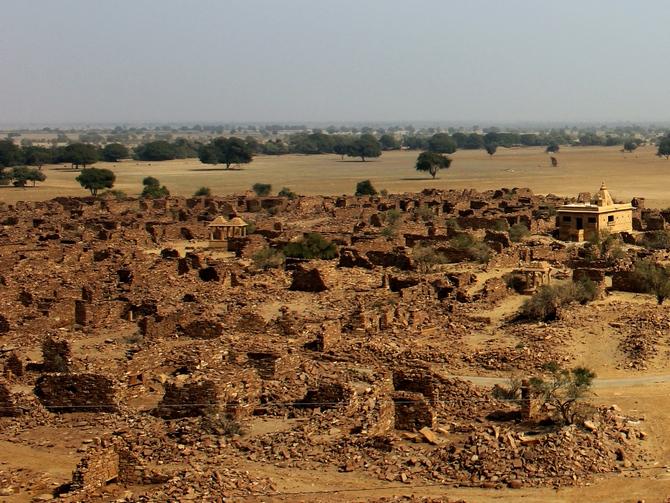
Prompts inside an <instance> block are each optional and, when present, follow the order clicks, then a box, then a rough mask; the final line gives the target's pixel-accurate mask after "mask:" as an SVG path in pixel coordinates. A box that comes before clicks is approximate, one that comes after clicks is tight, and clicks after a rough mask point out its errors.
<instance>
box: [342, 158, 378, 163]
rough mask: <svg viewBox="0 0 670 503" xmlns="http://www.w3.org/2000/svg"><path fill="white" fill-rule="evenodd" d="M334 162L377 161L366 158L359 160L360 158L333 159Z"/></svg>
mask: <svg viewBox="0 0 670 503" xmlns="http://www.w3.org/2000/svg"><path fill="white" fill-rule="evenodd" d="M334 161H335V162H358V163H364V162H365V163H368V162H378V160H377V159H366V160H365V161H361V160H360V159H334Z"/></svg>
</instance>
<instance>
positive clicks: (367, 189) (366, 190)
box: [354, 180, 377, 196]
mask: <svg viewBox="0 0 670 503" xmlns="http://www.w3.org/2000/svg"><path fill="white" fill-rule="evenodd" d="M354 195H356V196H376V195H377V190H376V189H375V187H374V185H372V182H371V181H370V180H363V181H361V182H358V183H357V184H356V192H355V193H354Z"/></svg>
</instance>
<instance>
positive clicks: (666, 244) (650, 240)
mask: <svg viewBox="0 0 670 503" xmlns="http://www.w3.org/2000/svg"><path fill="white" fill-rule="evenodd" d="M640 244H641V245H642V246H644V247H645V248H649V249H650V250H668V249H670V232H668V231H662V230H658V231H651V232H647V233H646V234H645V235H644V238H643V239H642V242H641V243H640Z"/></svg>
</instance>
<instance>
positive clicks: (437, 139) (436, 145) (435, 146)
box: [428, 133, 456, 154]
mask: <svg viewBox="0 0 670 503" xmlns="http://www.w3.org/2000/svg"><path fill="white" fill-rule="evenodd" d="M428 151H430V152H435V153H438V154H453V153H454V152H456V142H455V141H454V140H453V139H452V138H451V136H449V135H448V134H447V133H436V134H434V135H433V136H431V137H430V139H429V140H428Z"/></svg>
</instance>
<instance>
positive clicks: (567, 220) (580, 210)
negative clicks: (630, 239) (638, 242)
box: [557, 182, 633, 241]
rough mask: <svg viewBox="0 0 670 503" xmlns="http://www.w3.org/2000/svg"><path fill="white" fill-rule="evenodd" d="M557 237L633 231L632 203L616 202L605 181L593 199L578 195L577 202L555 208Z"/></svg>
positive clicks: (576, 238) (566, 238) (574, 238)
mask: <svg viewBox="0 0 670 503" xmlns="http://www.w3.org/2000/svg"><path fill="white" fill-rule="evenodd" d="M557 213H558V216H557V224H558V239H560V240H562V241H584V240H588V239H592V238H594V237H596V236H599V235H600V234H601V233H602V232H603V231H605V232H608V233H617V232H631V231H632V230H633V206H632V205H630V204H615V203H614V201H613V200H612V196H611V195H610V193H609V191H608V190H607V187H606V186H605V183H604V182H603V184H602V185H601V186H600V190H599V191H598V193H597V194H596V197H595V199H591V198H590V195H589V196H587V197H583V195H582V196H580V198H579V202H576V203H570V204H565V205H563V206H561V207H560V208H558V212H557Z"/></svg>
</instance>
